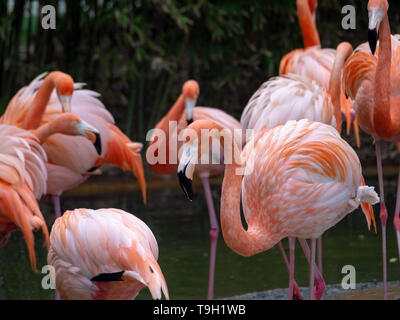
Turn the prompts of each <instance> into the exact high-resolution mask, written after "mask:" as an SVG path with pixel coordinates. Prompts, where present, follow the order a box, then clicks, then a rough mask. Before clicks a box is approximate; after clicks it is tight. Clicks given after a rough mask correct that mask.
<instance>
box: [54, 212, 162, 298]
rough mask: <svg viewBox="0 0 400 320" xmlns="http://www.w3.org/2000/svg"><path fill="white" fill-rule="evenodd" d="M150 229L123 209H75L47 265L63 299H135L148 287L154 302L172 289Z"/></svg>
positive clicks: (59, 226) (58, 227) (58, 228)
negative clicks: (52, 269)
mask: <svg viewBox="0 0 400 320" xmlns="http://www.w3.org/2000/svg"><path fill="white" fill-rule="evenodd" d="M157 259H158V245H157V241H156V239H155V237H154V235H153V233H152V232H151V230H150V229H149V227H148V226H147V225H146V224H145V223H144V222H143V221H142V220H140V219H138V218H136V217H135V216H134V215H132V214H130V213H128V212H125V211H122V210H119V209H99V210H92V209H75V210H72V211H66V212H65V213H64V215H63V216H62V217H61V218H58V219H57V220H56V221H55V223H54V225H53V228H52V230H51V234H50V251H49V253H48V256H47V261H48V263H49V264H50V265H52V266H53V267H54V268H55V271H56V278H55V280H56V287H57V290H58V291H59V292H60V294H61V296H62V298H63V299H73V300H77V299H84V300H106V299H118V300H121V299H127V300H131V299H134V298H135V297H136V296H137V294H138V293H139V291H140V290H142V289H143V288H144V287H145V286H147V287H148V288H149V290H150V293H151V295H152V297H153V299H161V294H162V292H163V293H164V296H165V297H166V298H167V299H169V296H168V288H167V284H166V282H165V279H164V276H163V274H162V272H161V269H160V266H159V265H158V263H157Z"/></svg>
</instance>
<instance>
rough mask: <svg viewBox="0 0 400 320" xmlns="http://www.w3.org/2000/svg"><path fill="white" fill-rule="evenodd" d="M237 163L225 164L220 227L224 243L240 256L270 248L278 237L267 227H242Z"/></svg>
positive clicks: (240, 180)
mask: <svg viewBox="0 0 400 320" xmlns="http://www.w3.org/2000/svg"><path fill="white" fill-rule="evenodd" d="M239 168H241V167H240V165H237V164H229V165H225V175H224V181H223V183H222V196H221V228H222V233H223V236H224V240H225V242H226V244H227V245H228V246H229V247H230V248H231V249H232V250H233V251H235V252H236V253H238V254H240V255H242V256H252V255H255V254H257V253H260V252H263V251H266V250H268V249H270V248H272V247H273V246H274V245H275V244H276V243H277V241H278V240H279V239H274V238H273V237H272V235H271V234H270V233H269V232H268V230H267V228H266V227H265V226H264V227H263V226H260V225H252V224H251V221H247V223H248V230H247V231H246V230H245V229H244V228H243V225H242V220H241V217H240V198H241V189H242V188H241V186H242V175H240V174H237V172H236V169H239Z"/></svg>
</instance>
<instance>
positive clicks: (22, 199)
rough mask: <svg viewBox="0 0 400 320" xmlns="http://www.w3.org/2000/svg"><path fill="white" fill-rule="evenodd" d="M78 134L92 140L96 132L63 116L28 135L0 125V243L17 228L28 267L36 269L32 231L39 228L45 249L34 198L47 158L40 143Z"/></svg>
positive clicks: (42, 183)
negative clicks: (25, 245)
mask: <svg viewBox="0 0 400 320" xmlns="http://www.w3.org/2000/svg"><path fill="white" fill-rule="evenodd" d="M56 133H58V134H67V135H82V136H85V137H86V138H87V139H89V140H91V141H92V142H95V141H96V139H97V138H96V136H98V131H97V130H96V129H95V128H93V127H91V126H90V125H89V124H87V123H85V122H84V121H82V120H81V119H80V118H79V117H78V116H77V115H75V114H72V113H65V114H63V115H62V116H60V117H58V118H57V119H55V120H53V121H51V122H50V123H48V124H46V125H44V126H41V127H40V128H39V129H38V130H32V131H31V132H29V131H26V130H23V129H20V128H18V127H15V126H10V125H5V124H0V136H1V148H0V149H1V153H0V159H1V160H0V168H1V170H0V171H1V173H0V188H1V191H0V244H1V246H4V245H5V244H6V243H7V240H8V238H9V236H10V233H11V232H12V231H14V230H16V229H21V231H22V234H23V235H24V239H25V242H26V244H27V247H28V252H29V259H30V263H31V266H32V268H33V269H34V270H36V257H35V252H34V237H33V234H32V231H37V230H38V229H42V231H43V234H44V237H45V243H46V246H47V248H49V234H48V230H47V226H46V222H45V220H44V218H43V215H42V213H41V212H40V208H39V205H38V203H37V201H36V199H40V197H41V196H42V195H44V194H45V193H46V180H47V177H48V176H47V169H46V166H45V163H46V161H47V156H46V153H45V151H44V150H43V148H42V147H41V144H42V143H44V142H45V141H46V140H47V139H48V138H49V137H50V136H51V135H53V134H56Z"/></svg>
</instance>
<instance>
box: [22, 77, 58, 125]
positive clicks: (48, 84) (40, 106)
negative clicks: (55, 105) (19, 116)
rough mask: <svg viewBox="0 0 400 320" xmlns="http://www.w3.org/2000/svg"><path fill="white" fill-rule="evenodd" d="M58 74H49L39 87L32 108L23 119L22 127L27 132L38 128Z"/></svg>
mask: <svg viewBox="0 0 400 320" xmlns="http://www.w3.org/2000/svg"><path fill="white" fill-rule="evenodd" d="M58 75H59V72H57V71H55V72H51V73H50V74H49V75H48V76H47V77H46V78H45V79H44V80H43V83H42V85H41V86H40V87H39V90H38V91H37V93H36V95H35V98H34V100H33V102H32V106H31V108H30V109H29V112H28V114H27V115H26V117H25V120H24V123H23V127H24V128H25V129H27V130H32V129H36V128H37V127H39V125H40V122H41V121H42V117H43V114H44V112H45V111H46V107H47V104H48V103H49V100H50V96H51V93H52V92H53V89H54V88H55V86H56V81H57V77H58Z"/></svg>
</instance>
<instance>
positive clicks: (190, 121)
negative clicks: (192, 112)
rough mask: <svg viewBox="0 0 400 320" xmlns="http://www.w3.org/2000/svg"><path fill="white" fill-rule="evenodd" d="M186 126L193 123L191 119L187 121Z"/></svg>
mask: <svg viewBox="0 0 400 320" xmlns="http://www.w3.org/2000/svg"><path fill="white" fill-rule="evenodd" d="M186 121H187V125H188V126H190V125H191V124H192V123H193V118H190V119H187V120H186Z"/></svg>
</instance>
